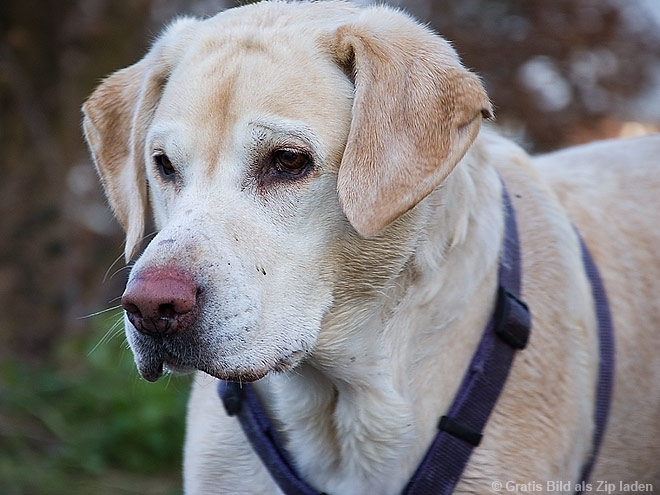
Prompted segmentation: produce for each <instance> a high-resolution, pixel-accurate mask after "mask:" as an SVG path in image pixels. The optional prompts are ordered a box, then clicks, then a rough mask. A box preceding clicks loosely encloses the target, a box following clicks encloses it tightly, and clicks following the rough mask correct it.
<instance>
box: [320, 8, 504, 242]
mask: <svg viewBox="0 0 660 495" xmlns="http://www.w3.org/2000/svg"><path fill="white" fill-rule="evenodd" d="M334 36H335V37H334V38H333V39H332V40H331V41H330V44H331V50H332V51H333V52H334V55H335V56H336V58H337V60H338V62H339V63H340V64H341V65H342V66H343V67H345V68H346V69H347V70H348V71H349V72H352V75H353V78H354V84H355V99H354V102H353V115H352V122H351V127H350V131H349V136H348V141H347V144H346V149H345V151H344V155H343V158H342V162H341V165H340V169H339V175H338V183H337V192H338V194H339V199H340V201H341V204H342V207H343V209H344V212H345V214H346V216H347V217H348V219H349V220H350V222H351V224H352V225H353V227H354V228H355V229H356V230H357V231H358V232H359V233H360V234H362V235H365V236H371V235H375V234H378V233H379V232H380V231H381V230H382V229H383V228H384V227H386V226H387V225H389V224H390V223H391V222H392V221H394V220H395V219H396V218H398V217H399V216H400V215H402V214H403V213H405V212H406V211H408V210H409V209H411V208H413V207H414V206H415V205H416V204H417V203H418V202H419V201H421V200H422V199H423V198H424V197H426V196H427V195H428V194H429V193H430V192H431V191H432V190H433V189H434V188H435V187H436V186H437V185H438V184H440V183H441V182H442V181H443V180H444V179H445V178H446V177H447V175H449V173H450V172H451V171H452V170H453V168H454V166H455V165H456V163H457V162H458V161H459V160H460V159H461V158H462V157H463V155H464V154H465V152H466V151H467V149H468V147H469V146H470V144H471V143H472V141H473V140H474V138H475V137H476V135H477V132H478V130H479V126H480V124H481V120H482V117H486V118H489V117H492V107H491V104H490V102H489V100H488V97H487V95H486V93H485V90H484V89H483V86H482V84H481V82H480V81H479V79H478V78H477V77H476V76H475V75H474V74H472V73H471V72H469V71H468V70H467V69H465V68H464V67H463V66H462V65H461V63H460V61H459V59H458V56H457V55H456V53H455V51H454V50H453V49H452V48H451V46H450V45H449V43H448V42H446V41H445V40H444V39H442V38H440V37H439V36H437V35H436V34H434V33H433V32H431V31H430V30H429V29H427V28H425V27H423V26H421V25H419V24H418V23H416V22H415V21H414V20H412V19H411V18H409V17H408V16H406V15H405V14H403V13H401V12H398V11H394V10H392V9H390V8H387V7H370V8H366V9H364V10H362V11H361V12H360V14H358V17H357V18H356V19H355V20H354V21H352V22H350V23H348V24H346V25H343V26H341V27H339V28H338V30H337V31H336V34H335V35H334Z"/></svg>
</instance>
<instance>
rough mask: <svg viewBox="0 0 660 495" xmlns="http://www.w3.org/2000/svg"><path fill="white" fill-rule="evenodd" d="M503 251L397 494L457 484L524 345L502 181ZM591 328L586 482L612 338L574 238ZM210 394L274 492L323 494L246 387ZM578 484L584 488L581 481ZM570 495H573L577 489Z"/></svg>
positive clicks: (510, 218)
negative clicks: (464, 356) (487, 312)
mask: <svg viewBox="0 0 660 495" xmlns="http://www.w3.org/2000/svg"><path fill="white" fill-rule="evenodd" d="M502 196H503V203H504V209H505V215H506V220H505V222H506V223H505V236H504V246H503V251H502V254H501V258H500V264H499V271H498V283H499V286H498V290H497V301H496V304H495V310H494V311H493V314H492V316H491V318H490V320H489V322H488V324H487V325H486V328H485V330H484V333H483V335H482V337H481V340H480V342H479V345H478V346H477V349H476V351H475V353H474V355H473V357H472V360H471V362H470V365H469V366H468V369H467V371H466V373H465V375H464V377H463V380H462V382H461V385H460V388H459V390H458V393H457V394H456V397H455V398H454V401H453V403H452V404H451V406H450V407H449V410H448V411H447V414H446V415H444V416H442V417H441V418H440V421H439V422H438V432H437V434H436V436H435V438H434V439H433V442H432V444H431V446H430V447H429V449H428V450H427V452H426V454H425V456H424V458H423V460H422V462H421V463H420V465H419V467H418V468H417V470H416V471H415V473H414V474H413V476H412V478H411V479H410V481H409V482H408V484H407V485H406V486H405V488H404V489H403V492H402V495H448V494H450V493H452V491H453V489H454V487H455V486H456V484H457V483H458V481H459V479H460V477H461V474H462V473H463V470H464V469H465V466H466V465H467V463H468V461H469V459H470V455H471V453H472V450H473V449H474V448H475V447H477V446H478V445H479V443H480V441H481V438H482V436H483V433H482V432H483V429H484V427H485V425H486V422H487V421H488V418H489V416H490V413H491V412H492V410H493V409H494V407H495V404H496V403H497V400H498V398H499V396H500V393H501V392H502V389H503V388H504V384H505V382H506V379H507V377H508V375H509V371H510V369H511V365H512V363H513V359H514V357H515V355H516V353H517V352H518V351H519V350H522V349H524V348H525V346H526V344H527V341H528V339H529V334H530V330H531V315H530V312H529V309H528V307H527V305H526V304H525V303H524V302H523V301H522V300H521V299H520V287H521V282H520V280H521V272H522V269H521V261H520V248H519V239H518V229H517V226H516V218H515V212H514V210H513V207H512V205H511V201H510V199H509V195H508V193H507V191H506V188H505V187H504V184H503V193H502ZM580 244H581V248H582V259H583V263H584V267H585V271H586V273H587V275H588V277H589V280H590V282H591V288H592V295H593V298H594V304H595V310H596V316H597V319H598V328H599V352H600V364H599V370H598V384H597V391H596V407H595V415H594V420H595V426H596V428H595V432H594V437H593V448H592V452H591V455H590V457H589V458H588V460H587V462H586V463H585V465H584V466H583V470H582V476H581V480H582V481H583V482H584V481H587V479H588V478H589V474H590V473H591V469H592V467H593V464H594V461H595V459H596V456H597V455H598V450H599V448H600V444H601V441H602V437H603V433H604V430H605V425H606V421H607V415H608V411H609V405H610V399H611V394H612V382H613V371H614V337H613V332H612V322H611V317H610V312H609V307H608V303H607V296H606V294H605V290H604V287H603V284H602V281H601V279H600V276H599V274H598V269H597V268H596V265H595V264H594V262H593V260H592V258H591V256H590V254H589V251H588V250H587V247H586V245H585V244H584V242H583V240H582V239H581V238H580ZM218 393H219V395H220V397H221V399H222V401H223V404H224V407H225V409H226V411H227V414H229V415H230V416H237V418H238V419H239V421H240V423H241V426H242V428H243V431H244V432H245V434H246V436H247V438H248V439H249V441H250V443H251V444H252V448H253V449H254V451H255V452H256V453H257V455H258V456H259V457H260V459H261V461H262V462H263V464H264V466H265V467H266V468H267V469H268V471H269V472H270V474H271V476H272V478H273V479H274V480H275V482H276V483H277V485H278V486H279V488H280V489H281V490H282V491H283V492H284V493H285V494H286V495H327V494H324V493H322V492H319V491H318V490H316V489H314V488H313V487H312V486H310V485H309V484H308V483H307V482H306V481H305V480H303V479H302V478H301V477H300V476H299V475H298V473H297V471H296V468H295V465H294V463H293V462H292V460H291V458H290V456H289V454H288V453H287V451H286V450H285V449H284V447H283V445H282V442H281V441H280V440H279V438H278V434H277V432H276V430H275V428H274V426H273V425H272V423H271V421H270V420H269V418H268V416H267V414H266V412H265V411H264V409H263V407H262V405H261V403H260V401H259V398H258V397H257V394H256V392H255V391H254V389H253V387H252V386H250V385H249V384H242V385H239V384H237V383H233V382H225V381H220V383H219V385H218ZM581 485H582V486H584V483H581ZM576 493H581V492H580V491H578V492H576Z"/></svg>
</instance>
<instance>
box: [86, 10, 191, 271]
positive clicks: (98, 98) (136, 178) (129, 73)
mask: <svg viewBox="0 0 660 495" xmlns="http://www.w3.org/2000/svg"><path fill="white" fill-rule="evenodd" d="M194 22H195V20H194V19H189V18H183V19H179V20H178V21H175V23H173V24H172V25H171V26H170V27H169V28H167V29H166V30H165V31H164V33H163V35H162V36H161V37H160V38H159V39H158V41H156V43H155V44H154V46H153V47H152V49H151V50H150V52H149V53H148V54H147V55H146V56H145V57H144V58H143V59H142V60H140V61H139V62H138V63H136V64H135V65H132V66H130V67H127V68H126V69H122V70H120V71H118V72H115V73H114V74H112V75H111V76H110V77H108V78H107V79H105V80H104V81H103V82H102V83H101V85H100V86H99V87H98V88H97V89H96V90H95V91H94V92H93V93H92V95H91V96H90V97H89V98H88V99H87V101H86V102H85V103H84V105H83V108H82V111H83V116H84V118H83V130H84V133H85V139H86V140H87V144H88V145H89V149H90V152H91V154H92V158H93V159H94V164H95V165H96V170H97V171H98V173H99V176H100V178H101V183H102V184H103V188H104V190H105V193H106V196H107V197H108V201H109V202H110V206H111V207H112V210H113V212H114V214H115V216H116V217H117V219H118V220H119V223H120V224H121V226H122V228H123V229H124V232H125V233H126V245H125V250H124V254H125V256H126V260H127V261H128V260H129V259H130V258H131V257H132V256H133V255H134V254H135V252H136V251H137V249H138V247H139V245H140V242H141V240H142V237H143V235H144V225H145V217H146V212H147V201H148V200H147V184H146V178H145V168H144V167H145V164H144V151H145V148H144V147H145V137H146V132H147V128H148V127H149V123H150V122H151V118H152V117H153V113H154V111H155V109H156V106H157V105H158V102H159V100H160V95H161V93H162V89H163V87H164V85H165V83H166V82H167V78H168V77H169V74H170V72H171V70H172V67H173V66H174V65H175V63H176V61H177V60H178V59H179V58H180V55H181V51H182V47H183V45H184V42H185V41H186V36H185V33H186V32H188V33H189V32H190V29H189V28H190V26H191V24H193V23H194Z"/></svg>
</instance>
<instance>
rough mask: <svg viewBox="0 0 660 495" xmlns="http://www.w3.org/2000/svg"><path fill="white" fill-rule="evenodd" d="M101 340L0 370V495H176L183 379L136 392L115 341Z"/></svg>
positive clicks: (75, 343) (127, 357)
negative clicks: (47, 359) (41, 360)
mask: <svg viewBox="0 0 660 495" xmlns="http://www.w3.org/2000/svg"><path fill="white" fill-rule="evenodd" d="M118 317H119V316H118V314H117V313H115V314H114V316H113V317H112V319H113V320H114V321H116V320H117V318H118ZM93 326H95V327H97V328H99V327H103V328H104V329H105V328H107V327H108V326H109V324H108V317H107V316H101V317H96V318H95V319H94V322H93ZM103 331H104V330H102V331H98V332H93V336H92V337H91V338H78V339H76V338H70V339H68V340H67V341H65V343H63V344H62V345H61V346H60V348H58V349H57V353H56V355H55V356H53V360H52V361H53V362H49V363H42V364H40V365H37V366H35V365H34V364H33V365H32V366H27V365H26V364H24V363H21V362H18V361H17V362H4V363H2V364H0V443H1V444H2V448H1V449H0V492H2V493H3V494H7V495H10V494H32V493H35V494H36V493H39V494H42V493H43V494H60V493H62V494H64V493H66V494H74V493H92V492H93V493H99V494H100V493H143V494H144V493H154V494H155V493H159V494H165V493H177V492H178V491H180V475H179V473H180V469H181V468H180V465H181V447H182V445H183V434H184V419H185V404H186V400H187V396H188V388H189V387H188V384H189V379H188V378H184V377H169V378H168V377H165V378H163V379H161V380H160V381H159V382H157V383H147V382H145V381H144V380H142V379H141V378H139V376H138V374H137V372H136V370H135V366H134V364H133V360H132V355H131V352H130V351H129V350H128V349H127V347H126V343H125V340H124V337H123V334H120V335H115V337H114V338H111V339H110V340H108V341H106V339H105V337H103V338H101V341H100V342H99V336H100V335H103ZM111 333H112V330H111ZM116 333H117V332H116V331H115V334H116ZM163 477H164V478H163ZM151 480H154V481H153V482H151ZM122 485H123V486H125V488H120V487H121V486H122ZM140 486H143V488H139V487H140ZM104 489H107V490H108V491H104Z"/></svg>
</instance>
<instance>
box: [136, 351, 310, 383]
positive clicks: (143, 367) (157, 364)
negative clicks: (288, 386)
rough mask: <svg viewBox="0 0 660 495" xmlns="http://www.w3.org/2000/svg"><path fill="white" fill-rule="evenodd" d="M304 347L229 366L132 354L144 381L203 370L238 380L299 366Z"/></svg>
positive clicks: (216, 375) (156, 355)
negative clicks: (261, 360)
mask: <svg viewBox="0 0 660 495" xmlns="http://www.w3.org/2000/svg"><path fill="white" fill-rule="evenodd" d="M306 355H307V353H306V352H305V351H302V350H300V351H293V352H291V353H290V354H288V355H285V356H282V357H279V358H274V359H273V360H272V363H260V364H259V365H257V366H249V365H247V366H240V367H238V366H228V365H222V364H219V363H203V362H196V363H189V362H184V361H183V360H181V359H179V358H177V357H176V356H173V355H170V354H169V353H167V355H163V353H154V352H153V351H151V352H147V353H139V352H136V354H135V362H136V364H137V368H138V371H139V372H140V375H141V376H142V378H144V379H145V380H147V381H150V382H155V381H157V380H158V379H159V378H160V377H161V376H163V374H164V373H165V372H171V373H174V374H178V375H183V374H189V373H193V372H195V371H202V372H203V373H206V374H208V375H211V376H213V377H215V378H218V379H220V380H225V381H230V382H240V383H250V382H255V381H257V380H260V379H262V378H263V377H265V376H266V375H267V374H268V373H270V372H275V373H285V372H287V371H290V370H293V369H294V368H296V367H297V366H299V365H300V364H301V363H302V362H303V361H304V360H305V358H306Z"/></svg>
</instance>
